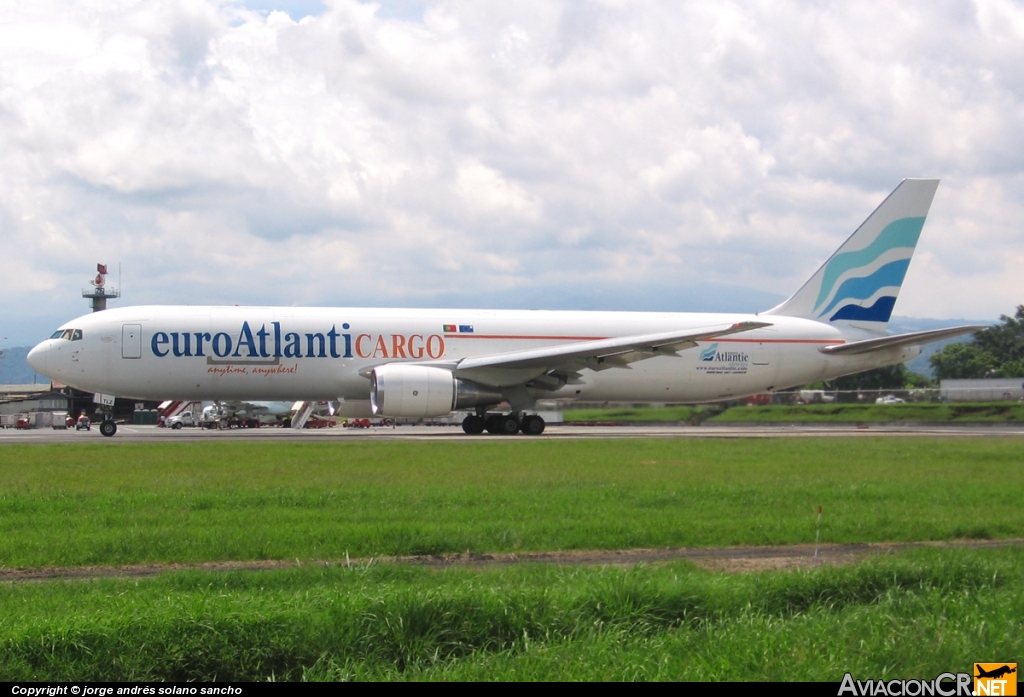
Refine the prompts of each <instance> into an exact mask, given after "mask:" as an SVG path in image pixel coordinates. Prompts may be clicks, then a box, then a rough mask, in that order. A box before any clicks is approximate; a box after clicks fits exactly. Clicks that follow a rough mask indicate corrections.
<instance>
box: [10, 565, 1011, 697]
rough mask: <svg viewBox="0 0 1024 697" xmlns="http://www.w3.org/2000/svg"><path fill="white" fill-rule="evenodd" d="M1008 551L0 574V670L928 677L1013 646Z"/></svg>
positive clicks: (202, 675)
mask: <svg viewBox="0 0 1024 697" xmlns="http://www.w3.org/2000/svg"><path fill="white" fill-rule="evenodd" d="M1022 616H1024V550H1021V549H1003V550H985V551H971V550H946V551H941V552H940V551H932V550H922V551H917V552H914V553H911V554H904V555H901V556H899V557H895V558H881V559H874V560H871V561H868V562H865V563H863V564H861V565H859V566H856V567H848V568H827V567H826V568H818V569H815V570H811V571H800V572H774V573H760V574H743V575H732V576H729V575H722V574H714V573H710V572H707V571H702V570H700V569H698V568H696V567H693V566H691V565H690V564H687V563H683V562H676V563H671V564H664V565H657V566H639V567H634V568H614V567H610V568H591V567H587V568H557V567H545V566H519V567H509V568H500V569H483V570H475V569H454V568H452V569H447V570H444V571H432V570H429V569H423V568H418V567H402V566H393V565H377V566H370V567H365V566H361V567H355V568H345V567H332V568H322V567H321V568H300V569H292V570H286V571H273V572H258V573H253V572H250V573H241V572H233V573H223V574H208V573H195V572H187V573H179V574H174V575H166V576H163V577H159V578H156V579H151V580H144V581H115V580H107V581H95V582H88V583H82V582H78V583H67V582H58V583H47V584H37V583H33V584H20V585H10V584H7V585H3V586H0V676H2V678H3V679H4V680H8V681H12V680H18V681H28V680H73V681H86V680H232V681H238V680H266V679H278V680H299V679H305V680H350V679H364V680H365V679H399V680H400V679H415V680H433V679H439V680H462V679H470V680H533V679H538V680H599V679H600V680H632V679H671V680H814V681H817V680H834V681H838V680H839V679H840V678H841V677H842V675H843V673H844V672H846V671H851V672H852V673H853V674H854V675H855V676H857V677H858V678H860V679H867V678H869V677H870V678H900V677H903V678H913V677H917V678H929V679H930V678H933V677H935V676H936V675H938V674H939V673H940V672H943V671H954V672H958V671H969V670H970V669H971V663H972V662H973V661H976V660H981V659H982V658H985V659H993V660H1007V661H1014V660H1017V658H1018V657H1019V656H1020V655H1021V650H1022V649H1024V638H1022V637H1024V632H1021V619H1020V618H1021V617H1022Z"/></svg>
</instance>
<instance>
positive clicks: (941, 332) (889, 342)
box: [819, 325, 988, 356]
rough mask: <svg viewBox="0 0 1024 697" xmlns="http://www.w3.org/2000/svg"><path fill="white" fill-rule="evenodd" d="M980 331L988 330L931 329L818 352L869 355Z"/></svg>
mask: <svg viewBox="0 0 1024 697" xmlns="http://www.w3.org/2000/svg"><path fill="white" fill-rule="evenodd" d="M982 329H988V327H986V326H984V325H972V326H967V327H950V328H949V329H932V330H930V331H927V332H911V333H910V334H896V335H894V336H880V337H878V338H877V339H864V340H863V341H851V342H850V343H848V344H833V345H831V346H823V347H822V348H820V349H819V350H820V351H821V352H822V353H828V354H843V355H848V356H855V355H857V354H859V353H870V352H872V351H881V350H882V349H890V348H898V347H901V346H921V345H922V344H930V343H932V342H933V341H942V340H943V339H952V338H953V337H954V336H961V335H963V334H970V333H971V332H977V331H981V330H982Z"/></svg>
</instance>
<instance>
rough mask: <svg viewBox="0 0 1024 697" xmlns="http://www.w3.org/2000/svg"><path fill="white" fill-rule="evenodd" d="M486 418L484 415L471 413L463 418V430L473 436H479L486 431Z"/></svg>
mask: <svg viewBox="0 0 1024 697" xmlns="http://www.w3.org/2000/svg"><path fill="white" fill-rule="evenodd" d="M484 425H485V424H484V419H483V417H482V416H477V415H476V414H470V415H469V416H467V417H466V418H465V419H463V420H462V430H463V431H464V432H466V433H468V434H469V435H471V436H477V435H480V434H481V433H483V432H484Z"/></svg>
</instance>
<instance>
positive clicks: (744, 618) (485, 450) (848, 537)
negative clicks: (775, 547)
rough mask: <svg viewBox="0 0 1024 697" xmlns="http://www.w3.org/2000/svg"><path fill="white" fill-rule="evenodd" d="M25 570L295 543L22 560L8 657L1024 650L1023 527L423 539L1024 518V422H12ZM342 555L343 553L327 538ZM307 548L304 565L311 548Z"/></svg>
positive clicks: (607, 658)
mask: <svg viewBox="0 0 1024 697" xmlns="http://www.w3.org/2000/svg"><path fill="white" fill-rule="evenodd" d="M0 453H2V457H3V459H2V463H0V564H2V566H4V567H6V568H15V567H27V568H36V567H43V566H77V565H91V564H124V563H131V562H197V561H208V560H228V559H235V560H247V559H260V558H273V559H294V560H296V564H297V567H296V568H293V569H288V570H279V571H266V572H229V573H201V572H195V571H190V572H177V573H167V574H164V575H162V576H159V577H157V578H153V579H145V580H110V579H108V580H99V581H77V582H72V581H50V582H45V583H6V584H0V679H2V680H80V681H81V680H144V679H150V680H159V679H173V680H214V679H217V680H262V679H306V680H317V679H320V680H341V679H417V680H432V679H439V680H455V679H472V680H485V679H509V680H511V679H572V680H593V679H694V680H710V679H729V680H738V679H762V680H777V679H800V680H839V679H840V678H841V677H842V674H843V673H844V672H845V671H847V670H849V671H852V672H853V673H854V674H855V675H857V676H858V677H861V678H863V679H867V678H868V677H872V678H878V677H923V678H930V677H934V675H935V674H937V673H939V672H942V671H946V670H952V671H954V672H955V671H961V670H968V669H969V666H970V663H971V662H973V661H975V660H981V659H983V658H985V659H992V660H1010V661H1013V660H1016V659H1017V657H1018V656H1019V655H1020V652H1021V648H1022V640H1021V636H1024V632H1022V631H1021V629H1022V627H1021V620H1020V618H1021V617H1022V616H1024V614H1022V610H1024V550H1022V549H1020V548H1014V547H1009V548H1002V549H992V550H969V549H945V550H916V551H913V552H906V553H902V554H899V555H894V556H890V557H886V558H876V559H872V560H869V561H867V562H863V563H861V564H859V565H856V566H852V567H847V568H817V569H813V570H810V571H790V572H765V573H756V574H739V575H729V574H724V573H713V572H710V571H705V570H702V569H699V568H697V567H695V566H693V565H691V564H689V563H686V562H672V563H666V564H656V565H649V566H648V565H643V566H638V567H633V568H621V567H606V568H598V567H578V568H572V567H565V568H560V567H555V566H542V565H527V564H523V565H519V566H511V567H504V568H479V569H474V568H448V569H445V570H440V571H439V570H432V569H427V568H419V567H410V566H402V565H393V564H381V563H376V564H369V565H367V564H356V565H353V566H352V567H347V566H345V565H344V564H339V563H338V562H337V560H339V559H343V558H344V557H345V555H346V553H347V554H349V555H351V556H352V557H364V558H365V557H370V556H374V555H382V554H383V555H387V554H411V553H424V552H465V551H466V550H471V551H474V552H500V551H521V550H570V549H595V548H609V549H610V548H628V547H668V546H683V545H686V546H713V545H757V544H769V543H770V544H783V543H808V542H813V540H814V532H815V517H816V509H817V506H818V505H823V506H824V510H825V515H824V521H823V524H822V528H821V530H822V541H823V542H861V541H885V540H894V541H895V540H942V539H952V538H964V537H973V538H1001V537H1021V536H1024V506H1022V505H1021V503H1022V499H1024V497H1022V495H1021V491H1022V486H1021V485H1022V484H1024V468H1022V467H1021V462H1022V458H1021V454H1020V442H1019V440H1018V439H1010V438H1006V439H1001V438H977V439H935V438H914V439H910V438H907V439H824V438H823V439H817V438H803V439H771V440H754V439H750V440H642V439H637V440H610V441H599V440H585V441H558V440H550V441H548V440H543V439H538V440H527V439H522V440H519V439H515V440H513V439H509V440H499V441H486V442H484V441H462V442H450V441H448V442H437V443H410V442H386V441H385V442H347V443H329V444H325V443H315V444H314V443H304V444H294V443H284V444H282V443H270V444H268V443H253V442H244V441H240V442H239V441H235V442H222V443H212V444H196V443H173V444H152V445H150V444H145V445H141V444H140V445H134V444H120V445H118V446H117V447H110V446H109V445H105V444H98V445H85V444H82V445H55V446H9V447H4V448H2V450H0ZM324 559H333V560H336V561H335V562H334V563H331V564H328V565H324V564H323V563H322V562H321V563H315V562H314V561H313V560H324ZM300 563H301V566H298V565H299V564H300Z"/></svg>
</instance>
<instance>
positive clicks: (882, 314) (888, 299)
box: [829, 295, 896, 322]
mask: <svg viewBox="0 0 1024 697" xmlns="http://www.w3.org/2000/svg"><path fill="white" fill-rule="evenodd" d="M895 305H896V298H894V297H893V296H891V295H883V296H882V297H880V298H879V299H878V300H876V301H875V304H874V305H872V306H871V307H861V306H860V305H843V306H842V307H841V308H839V312H837V313H835V314H834V315H832V316H831V317H829V321H830V322H835V321H836V320H837V319H852V320H859V321H861V322H888V321H889V318H890V317H892V308H893V307H894V306H895Z"/></svg>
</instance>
